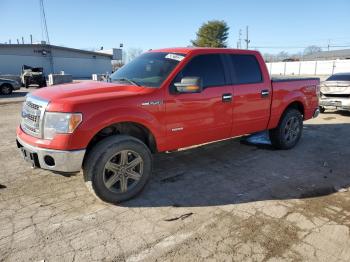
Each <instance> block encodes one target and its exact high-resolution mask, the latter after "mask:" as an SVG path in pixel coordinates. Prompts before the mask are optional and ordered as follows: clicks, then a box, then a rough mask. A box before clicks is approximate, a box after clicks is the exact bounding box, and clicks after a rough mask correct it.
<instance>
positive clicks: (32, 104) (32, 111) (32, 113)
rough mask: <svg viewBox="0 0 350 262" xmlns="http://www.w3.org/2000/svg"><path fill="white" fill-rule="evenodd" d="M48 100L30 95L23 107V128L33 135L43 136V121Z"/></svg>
mask: <svg viewBox="0 0 350 262" xmlns="http://www.w3.org/2000/svg"><path fill="white" fill-rule="evenodd" d="M47 104H48V102H47V101H45V100H42V99H39V98H36V97H33V96H28V97H27V99H26V101H25V102H24V103H23V107H22V121H21V128H22V130H23V131H24V132H25V133H27V134H29V135H32V136H35V137H41V123H42V118H43V116H44V112H45V108H46V106H47Z"/></svg>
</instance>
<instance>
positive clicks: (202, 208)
mask: <svg viewBox="0 0 350 262" xmlns="http://www.w3.org/2000/svg"><path fill="white" fill-rule="evenodd" d="M20 106H21V105H20V103H17V104H5V105H0V113H1V118H0V132H1V138H0V148H1V151H0V261H41V260H45V261H95V260H96V261H100V260H105V261H141V260H142V261H155V260H158V261H163V260H165V261H167V260H171V261H199V260H204V259H205V260H209V259H212V260H220V261H226V260H234V261H277V260H278V261H280V260H286V261H327V262H329V261H349V260H350V235H349V227H350V191H348V187H349V185H350V168H349V160H350V147H349V145H350V136H349V134H350V114H349V113H341V112H329V113H326V114H322V115H321V116H320V117H319V118H317V119H314V120H310V121H307V122H306V123H305V128H304V135H303V138H302V140H301V141H300V143H299V145H298V146H297V147H296V148H294V149H293V150H289V151H276V150H273V149H272V148H270V147H269V146H252V145H245V144H242V143H241V142H240V139H233V140H227V141H223V142H219V143H215V144H210V145H206V146H202V147H197V148H193V149H190V150H185V151H180V152H175V153H171V154H158V155H156V156H155V170H154V176H153V178H152V180H151V181H150V183H149V184H148V185H147V187H146V188H145V190H144V191H143V192H142V193H141V194H140V195H139V196H138V197H137V198H135V199H133V200H131V201H128V202H126V203H123V204H122V205H118V206H116V205H110V204H105V203H102V202H100V201H99V200H97V199H95V198H94V197H93V196H91V195H90V193H89V192H88V190H87V189H86V187H85V185H84V183H83V178H82V174H81V173H79V174H77V175H72V176H62V175H57V174H53V173H50V172H48V171H44V170H38V169H35V170H32V169H31V168H30V167H29V166H28V165H27V164H26V163H25V162H24V161H22V159H21V158H20V154H19V152H18V150H17V149H16V145H15V128H16V125H17V124H18V122H19V118H20Z"/></svg>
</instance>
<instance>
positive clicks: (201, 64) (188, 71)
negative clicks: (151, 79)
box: [174, 54, 226, 88]
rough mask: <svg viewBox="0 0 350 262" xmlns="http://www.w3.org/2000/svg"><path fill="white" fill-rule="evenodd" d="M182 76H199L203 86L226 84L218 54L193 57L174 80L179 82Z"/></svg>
mask: <svg viewBox="0 0 350 262" xmlns="http://www.w3.org/2000/svg"><path fill="white" fill-rule="evenodd" d="M183 77H200V78H201V80H202V83H203V88H207V87H211V86H222V85H225V84H226V80H225V74H224V69H223V65H222V62H221V57H220V55H219V54H209V55H199V56H196V57H194V58H193V59H192V60H191V61H190V62H189V63H188V64H187V65H186V66H185V68H184V69H183V70H182V71H181V72H180V73H179V74H178V75H177V77H176V78H175V81H174V82H180V81H181V78H183Z"/></svg>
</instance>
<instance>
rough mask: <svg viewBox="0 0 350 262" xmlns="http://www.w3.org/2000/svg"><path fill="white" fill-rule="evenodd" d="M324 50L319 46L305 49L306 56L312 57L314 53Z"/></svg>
mask: <svg viewBox="0 0 350 262" xmlns="http://www.w3.org/2000/svg"><path fill="white" fill-rule="evenodd" d="M321 51H322V48H321V47H319V46H317V45H310V46H308V47H306V48H305V49H304V55H311V54H314V53H318V52H321Z"/></svg>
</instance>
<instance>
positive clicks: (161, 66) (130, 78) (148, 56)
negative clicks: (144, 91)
mask: <svg viewBox="0 0 350 262" xmlns="http://www.w3.org/2000/svg"><path fill="white" fill-rule="evenodd" d="M183 58H184V55H183V54H174V53H165V52H164V53H163V52H149V53H145V54H143V55H140V56H139V57H137V58H135V59H134V60H132V61H131V62H129V63H128V64H126V65H125V66H123V67H121V68H120V69H118V70H117V71H116V72H114V73H113V74H112V75H111V76H110V78H111V81H112V82H128V83H131V84H135V85H140V86H146V87H153V88H158V87H160V85H161V84H162V83H163V81H164V80H165V79H166V78H167V77H168V75H169V74H170V72H171V71H172V70H173V69H174V68H175V67H176V66H177V64H178V63H179V62H180V61H181V60H182V59H183Z"/></svg>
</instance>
